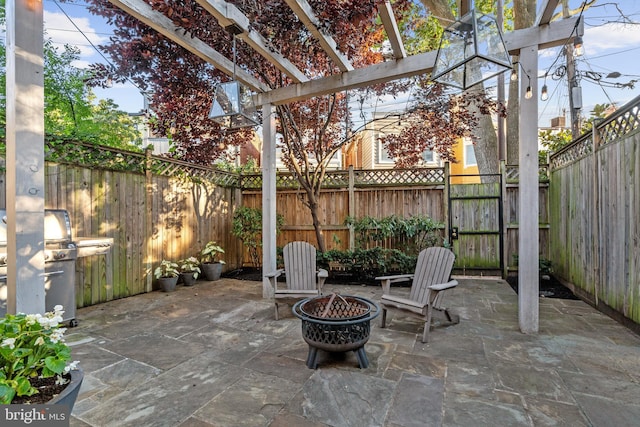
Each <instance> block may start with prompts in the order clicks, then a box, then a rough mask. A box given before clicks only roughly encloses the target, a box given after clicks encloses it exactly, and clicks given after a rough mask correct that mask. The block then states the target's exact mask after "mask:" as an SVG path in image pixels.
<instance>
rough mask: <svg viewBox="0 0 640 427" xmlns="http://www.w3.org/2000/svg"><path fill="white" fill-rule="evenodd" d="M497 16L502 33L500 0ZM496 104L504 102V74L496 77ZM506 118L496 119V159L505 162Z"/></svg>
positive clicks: (499, 1)
mask: <svg viewBox="0 0 640 427" xmlns="http://www.w3.org/2000/svg"><path fill="white" fill-rule="evenodd" d="M497 6H498V7H497V9H498V10H497V15H498V16H496V18H497V19H496V23H497V24H498V28H500V31H504V28H503V27H502V26H503V21H504V16H503V13H504V12H503V4H502V0H498V5H497ZM498 102H499V103H503V102H504V73H500V74H499V75H498ZM506 120H507V119H506V117H498V159H499V160H506V159H507V141H506V138H505V127H506Z"/></svg>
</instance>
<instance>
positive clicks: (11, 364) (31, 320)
mask: <svg viewBox="0 0 640 427" xmlns="http://www.w3.org/2000/svg"><path fill="white" fill-rule="evenodd" d="M62 308H63V307H62V306H60V305H57V306H55V307H54V311H53V312H48V313H45V315H44V316H42V315H40V314H23V313H20V314H17V315H12V314H7V315H5V316H4V318H2V319H0V336H1V337H2V342H0V404H9V403H11V401H12V400H13V398H14V397H15V396H32V395H34V394H36V393H38V390H37V389H36V388H35V387H33V386H31V383H30V382H29V379H30V378H36V377H42V378H49V377H53V376H54V375H58V376H59V378H58V381H59V382H61V383H64V381H66V380H64V379H63V378H62V375H63V374H66V373H68V372H69V371H70V370H71V369H76V365H77V362H73V363H68V362H69V360H71V350H70V349H69V347H68V346H67V344H65V342H64V332H65V330H66V329H65V328H60V327H59V324H60V323H61V322H62V314H63V313H64V311H62Z"/></svg>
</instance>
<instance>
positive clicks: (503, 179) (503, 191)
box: [500, 160, 509, 280]
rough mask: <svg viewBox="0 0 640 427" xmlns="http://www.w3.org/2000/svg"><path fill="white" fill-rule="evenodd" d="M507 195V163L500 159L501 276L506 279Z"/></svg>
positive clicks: (507, 270) (507, 263)
mask: <svg viewBox="0 0 640 427" xmlns="http://www.w3.org/2000/svg"><path fill="white" fill-rule="evenodd" d="M506 196H507V165H506V164H505V162H504V160H500V206H501V208H502V221H501V223H500V234H501V235H500V249H501V251H502V278H503V279H505V280H506V279H507V276H508V275H509V258H508V257H509V250H508V248H507V241H508V239H507V237H508V234H507V232H508V227H507V223H508V221H506V219H507V218H508V216H507V215H508V210H507V204H506V203H505V198H506Z"/></svg>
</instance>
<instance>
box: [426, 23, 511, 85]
mask: <svg viewBox="0 0 640 427" xmlns="http://www.w3.org/2000/svg"><path fill="white" fill-rule="evenodd" d="M506 70H511V58H510V57H509V52H508V51H507V48H506V46H505V44H504V40H503V39H502V33H501V32H500V28H499V27H498V24H497V22H496V20H495V19H494V18H493V17H491V16H489V15H484V14H480V15H478V14H477V13H476V12H475V10H471V11H470V12H469V13H467V14H466V15H464V16H463V17H462V18H460V19H458V20H457V21H456V22H454V23H453V24H451V25H450V26H449V27H447V28H446V29H445V31H444V33H443V35H442V40H441V41H440V47H439V48H438V53H437V55H436V62H435V66H434V67H433V72H432V77H431V80H433V81H436V82H439V83H442V84H446V85H449V86H454V87H457V88H459V89H462V90H466V89H468V88H469V87H471V86H473V85H476V84H478V83H480V82H482V81H484V80H487V79H489V78H491V77H494V76H497V75H498V74H500V73H502V72H504V71H506Z"/></svg>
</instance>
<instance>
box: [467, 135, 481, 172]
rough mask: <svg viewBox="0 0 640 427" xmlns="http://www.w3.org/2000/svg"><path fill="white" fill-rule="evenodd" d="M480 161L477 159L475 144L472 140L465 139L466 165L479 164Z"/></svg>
mask: <svg viewBox="0 0 640 427" xmlns="http://www.w3.org/2000/svg"><path fill="white" fill-rule="evenodd" d="M477 165H478V161H477V160H476V151H475V146H474V145H473V143H472V142H471V140H469V139H466V138H465V140H464V167H465V168H467V167H470V166H477Z"/></svg>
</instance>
